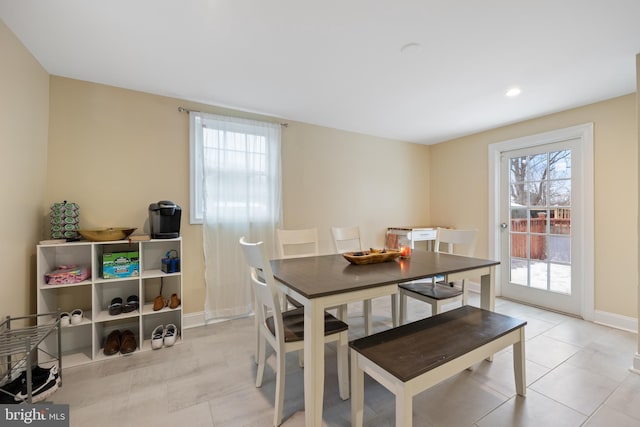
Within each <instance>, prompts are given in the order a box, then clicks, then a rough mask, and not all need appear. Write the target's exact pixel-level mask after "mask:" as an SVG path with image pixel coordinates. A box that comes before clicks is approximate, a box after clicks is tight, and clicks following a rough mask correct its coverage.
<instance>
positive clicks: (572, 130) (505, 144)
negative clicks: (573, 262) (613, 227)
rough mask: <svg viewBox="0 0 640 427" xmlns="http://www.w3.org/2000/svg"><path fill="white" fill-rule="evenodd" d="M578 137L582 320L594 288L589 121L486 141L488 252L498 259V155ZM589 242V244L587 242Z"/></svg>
mask: <svg viewBox="0 0 640 427" xmlns="http://www.w3.org/2000/svg"><path fill="white" fill-rule="evenodd" d="M574 138H579V139H580V141H581V144H582V155H581V158H582V162H581V168H580V169H581V174H580V176H578V177H577V179H580V180H581V181H582V185H583V193H584V194H583V197H581V198H580V206H579V207H578V208H579V209H581V211H582V214H583V220H584V221H583V226H582V227H581V229H579V230H577V231H578V232H579V233H581V234H582V239H583V242H584V243H585V244H584V245H583V248H582V253H581V254H580V255H579V256H581V257H582V259H581V262H580V264H581V265H582V269H583V271H582V274H581V277H582V280H583V281H584V283H583V289H582V303H581V312H582V313H581V315H582V317H583V318H584V319H585V320H593V317H594V312H595V300H594V296H595V292H594V259H595V258H594V253H595V242H594V171H593V123H585V124H581V125H577V126H572V127H568V128H564V129H559V130H554V131H550V132H544V133H539V134H535V135H530V136H525V137H521V138H515V139H510V140H507V141H502V142H497V143H494V144H489V146H488V154H489V168H488V174H487V175H488V177H489V183H488V184H489V191H488V193H489V217H488V218H489V228H488V238H489V256H490V257H491V258H492V259H497V260H500V256H501V246H500V245H501V238H500V236H501V229H500V183H501V181H500V178H501V173H502V168H501V167H500V165H501V162H500V156H501V155H502V153H503V152H505V151H511V150H517V149H522V148H527V147H534V146H537V145H541V144H549V143H553V142H559V141H564V140H567V139H574ZM589 242H590V244H588V243H589ZM501 276H502V275H501V272H500V269H499V268H496V295H501V294H502V277H501Z"/></svg>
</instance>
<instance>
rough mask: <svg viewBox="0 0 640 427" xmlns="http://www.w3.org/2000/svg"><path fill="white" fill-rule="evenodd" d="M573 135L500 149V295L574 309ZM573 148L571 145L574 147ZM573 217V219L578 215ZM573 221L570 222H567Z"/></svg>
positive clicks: (576, 164)
mask: <svg viewBox="0 0 640 427" xmlns="http://www.w3.org/2000/svg"><path fill="white" fill-rule="evenodd" d="M578 142H579V139H570V140H566V141H561V142H554V143H552V144H544V145H538V146H533V147H527V148H524V149H518V150H513V151H507V152H503V153H502V157H501V162H502V165H501V167H502V173H501V177H502V183H501V200H502V202H501V205H502V208H501V210H502V213H501V221H502V222H501V228H502V229H503V230H502V233H501V248H502V256H501V261H502V264H501V265H502V274H501V277H502V279H503V280H502V295H503V296H505V297H507V298H511V299H515V300H518V301H522V302H525V303H529V304H533V305H537V306H541V307H545V308H550V309H553V310H558V311H562V312H566V313H572V314H578V315H579V314H580V307H581V305H580V304H581V286H580V283H578V282H579V280H576V278H577V275H576V274H574V273H575V271H576V268H577V271H579V268H580V267H579V266H575V265H574V261H575V260H574V258H573V257H572V252H573V249H575V248H576V245H579V244H580V242H579V238H578V237H579V236H578V235H579V233H575V232H574V231H575V225H576V224H575V222H573V221H575V220H576V218H579V217H580V213H579V212H576V209H575V206H576V205H575V204H574V197H575V195H574V194H573V191H572V190H573V189H574V188H575V186H576V185H579V183H577V182H576V177H578V176H579V174H578V173H577V172H578V171H577V170H576V169H579V163H580V162H577V161H575V160H576V159H574V157H575V156H576V155H578V156H579V144H577V143H578ZM576 150H577V151H576ZM578 220H579V219H578ZM572 222H573V223H572Z"/></svg>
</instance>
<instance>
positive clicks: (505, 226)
mask: <svg viewBox="0 0 640 427" xmlns="http://www.w3.org/2000/svg"><path fill="white" fill-rule="evenodd" d="M500 228H502V229H503V230H505V229H506V228H507V223H506V222H503V223H502V224H500Z"/></svg>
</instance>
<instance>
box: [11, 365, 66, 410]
mask: <svg viewBox="0 0 640 427" xmlns="http://www.w3.org/2000/svg"><path fill="white" fill-rule="evenodd" d="M31 374H32V375H31V383H32V385H31V403H36V402H40V401H42V400H44V399H46V398H47V397H49V396H51V395H52V394H53V393H54V392H55V391H56V390H57V389H58V385H59V384H60V375H59V374H58V367H57V366H56V365H54V366H52V367H51V368H49V369H43V368H40V367H39V366H36V367H35V368H34V369H33V370H32V371H31ZM26 401H28V392H27V381H26V373H25V379H24V381H23V384H22V385H21V388H20V391H19V392H18V393H16V395H15V402H26Z"/></svg>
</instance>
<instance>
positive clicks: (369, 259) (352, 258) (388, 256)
mask: <svg viewBox="0 0 640 427" xmlns="http://www.w3.org/2000/svg"><path fill="white" fill-rule="evenodd" d="M360 254H362V255H360ZM342 256H343V257H344V258H345V259H346V260H347V261H349V262H350V263H351V264H375V263H378V262H387V261H393V260H394V259H396V258H398V257H399V256H400V252H399V251H392V250H386V251H384V252H376V253H371V251H362V252H345V253H343V254H342Z"/></svg>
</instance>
